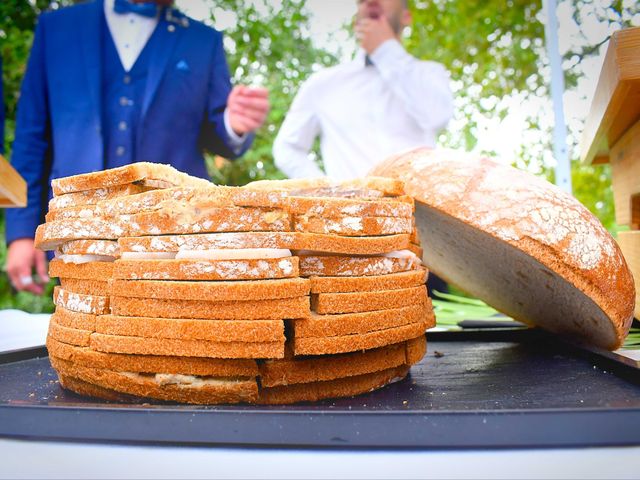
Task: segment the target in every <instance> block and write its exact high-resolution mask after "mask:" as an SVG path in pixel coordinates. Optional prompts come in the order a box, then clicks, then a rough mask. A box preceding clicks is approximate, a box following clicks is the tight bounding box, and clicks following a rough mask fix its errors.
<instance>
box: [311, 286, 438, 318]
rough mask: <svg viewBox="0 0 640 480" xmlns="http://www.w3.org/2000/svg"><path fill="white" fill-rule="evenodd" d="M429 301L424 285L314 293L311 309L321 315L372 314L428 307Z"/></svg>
mask: <svg viewBox="0 0 640 480" xmlns="http://www.w3.org/2000/svg"><path fill="white" fill-rule="evenodd" d="M427 300H428V297H427V287H425V286H424V285H422V286H418V287H410V288H400V289H397V290H379V291H371V292H342V293H314V294H313V295H311V309H312V310H314V311H315V312H317V313H320V314H324V313H353V312H371V311H374V310H386V309H388V308H400V307H403V306H407V305H426V303H425V302H426V301H427Z"/></svg>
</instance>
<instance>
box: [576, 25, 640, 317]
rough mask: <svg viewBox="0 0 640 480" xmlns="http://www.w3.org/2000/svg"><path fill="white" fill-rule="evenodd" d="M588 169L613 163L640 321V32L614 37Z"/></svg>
mask: <svg viewBox="0 0 640 480" xmlns="http://www.w3.org/2000/svg"><path fill="white" fill-rule="evenodd" d="M581 152H582V158H581V160H582V161H583V162H584V163H587V164H591V163H606V162H610V163H611V173H612V183H613V194H614V201H615V207H616V222H617V223H618V224H619V225H627V226H628V227H629V231H624V232H620V233H619V234H618V243H619V244H620V247H621V248H622V252H623V254H624V256H625V258H626V259H627V262H628V263H629V267H630V268H631V271H632V272H633V276H634V279H635V283H636V318H640V27H637V28H629V29H626V30H621V31H618V32H616V33H614V34H613V36H612V37H611V41H610V42H609V48H608V50H607V54H606V57H605V60H604V65H603V66H602V71H601V72H600V79H599V80H598V86H597V88H596V93H595V95H594V98H593V103H592V105H591V111H590V112H589V117H588V119H587V123H586V125H585V131H584V135H583V137H582V144H581Z"/></svg>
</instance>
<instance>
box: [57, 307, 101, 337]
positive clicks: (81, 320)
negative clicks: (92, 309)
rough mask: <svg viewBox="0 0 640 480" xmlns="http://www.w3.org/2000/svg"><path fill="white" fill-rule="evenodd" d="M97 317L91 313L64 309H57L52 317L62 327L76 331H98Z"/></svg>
mask: <svg viewBox="0 0 640 480" xmlns="http://www.w3.org/2000/svg"><path fill="white" fill-rule="evenodd" d="M96 318H97V315H93V314H90V313H79V312H74V311H73V310H67V309H66V308H64V307H56V311H55V312H54V313H53V315H51V319H53V320H55V321H56V324H58V325H60V326H61V327H67V328H74V329H76V330H88V331H90V332H95V331H96Z"/></svg>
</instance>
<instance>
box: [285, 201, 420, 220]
mask: <svg viewBox="0 0 640 480" xmlns="http://www.w3.org/2000/svg"><path fill="white" fill-rule="evenodd" d="M287 209H288V210H289V211H290V212H291V213H293V214H295V215H305V216H308V217H324V218H334V217H344V216H350V217H396V218H401V217H402V218H405V217H406V218H411V216H412V215H413V210H414V203H413V198H411V197H409V196H402V197H394V198H380V199H372V200H367V199H355V198H330V197H329V198H327V197H289V198H288V199H287Z"/></svg>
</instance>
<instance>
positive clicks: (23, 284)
mask: <svg viewBox="0 0 640 480" xmlns="http://www.w3.org/2000/svg"><path fill="white" fill-rule="evenodd" d="M34 267H35V270H36V273H37V274H38V277H39V278H40V281H39V282H34V281H33V277H32V271H33V268H34ZM7 273H8V274H9V280H11V283H12V284H13V286H14V287H15V289H16V290H26V291H27V292H31V293H35V294H36V295H42V292H43V291H44V286H43V285H44V284H45V283H47V282H48V281H49V276H48V275H47V257H46V256H45V253H44V252H41V251H40V250H36V249H35V248H34V246H33V239H31V238H21V239H18V240H14V241H13V242H11V244H10V245H9V250H8V251H7Z"/></svg>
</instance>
